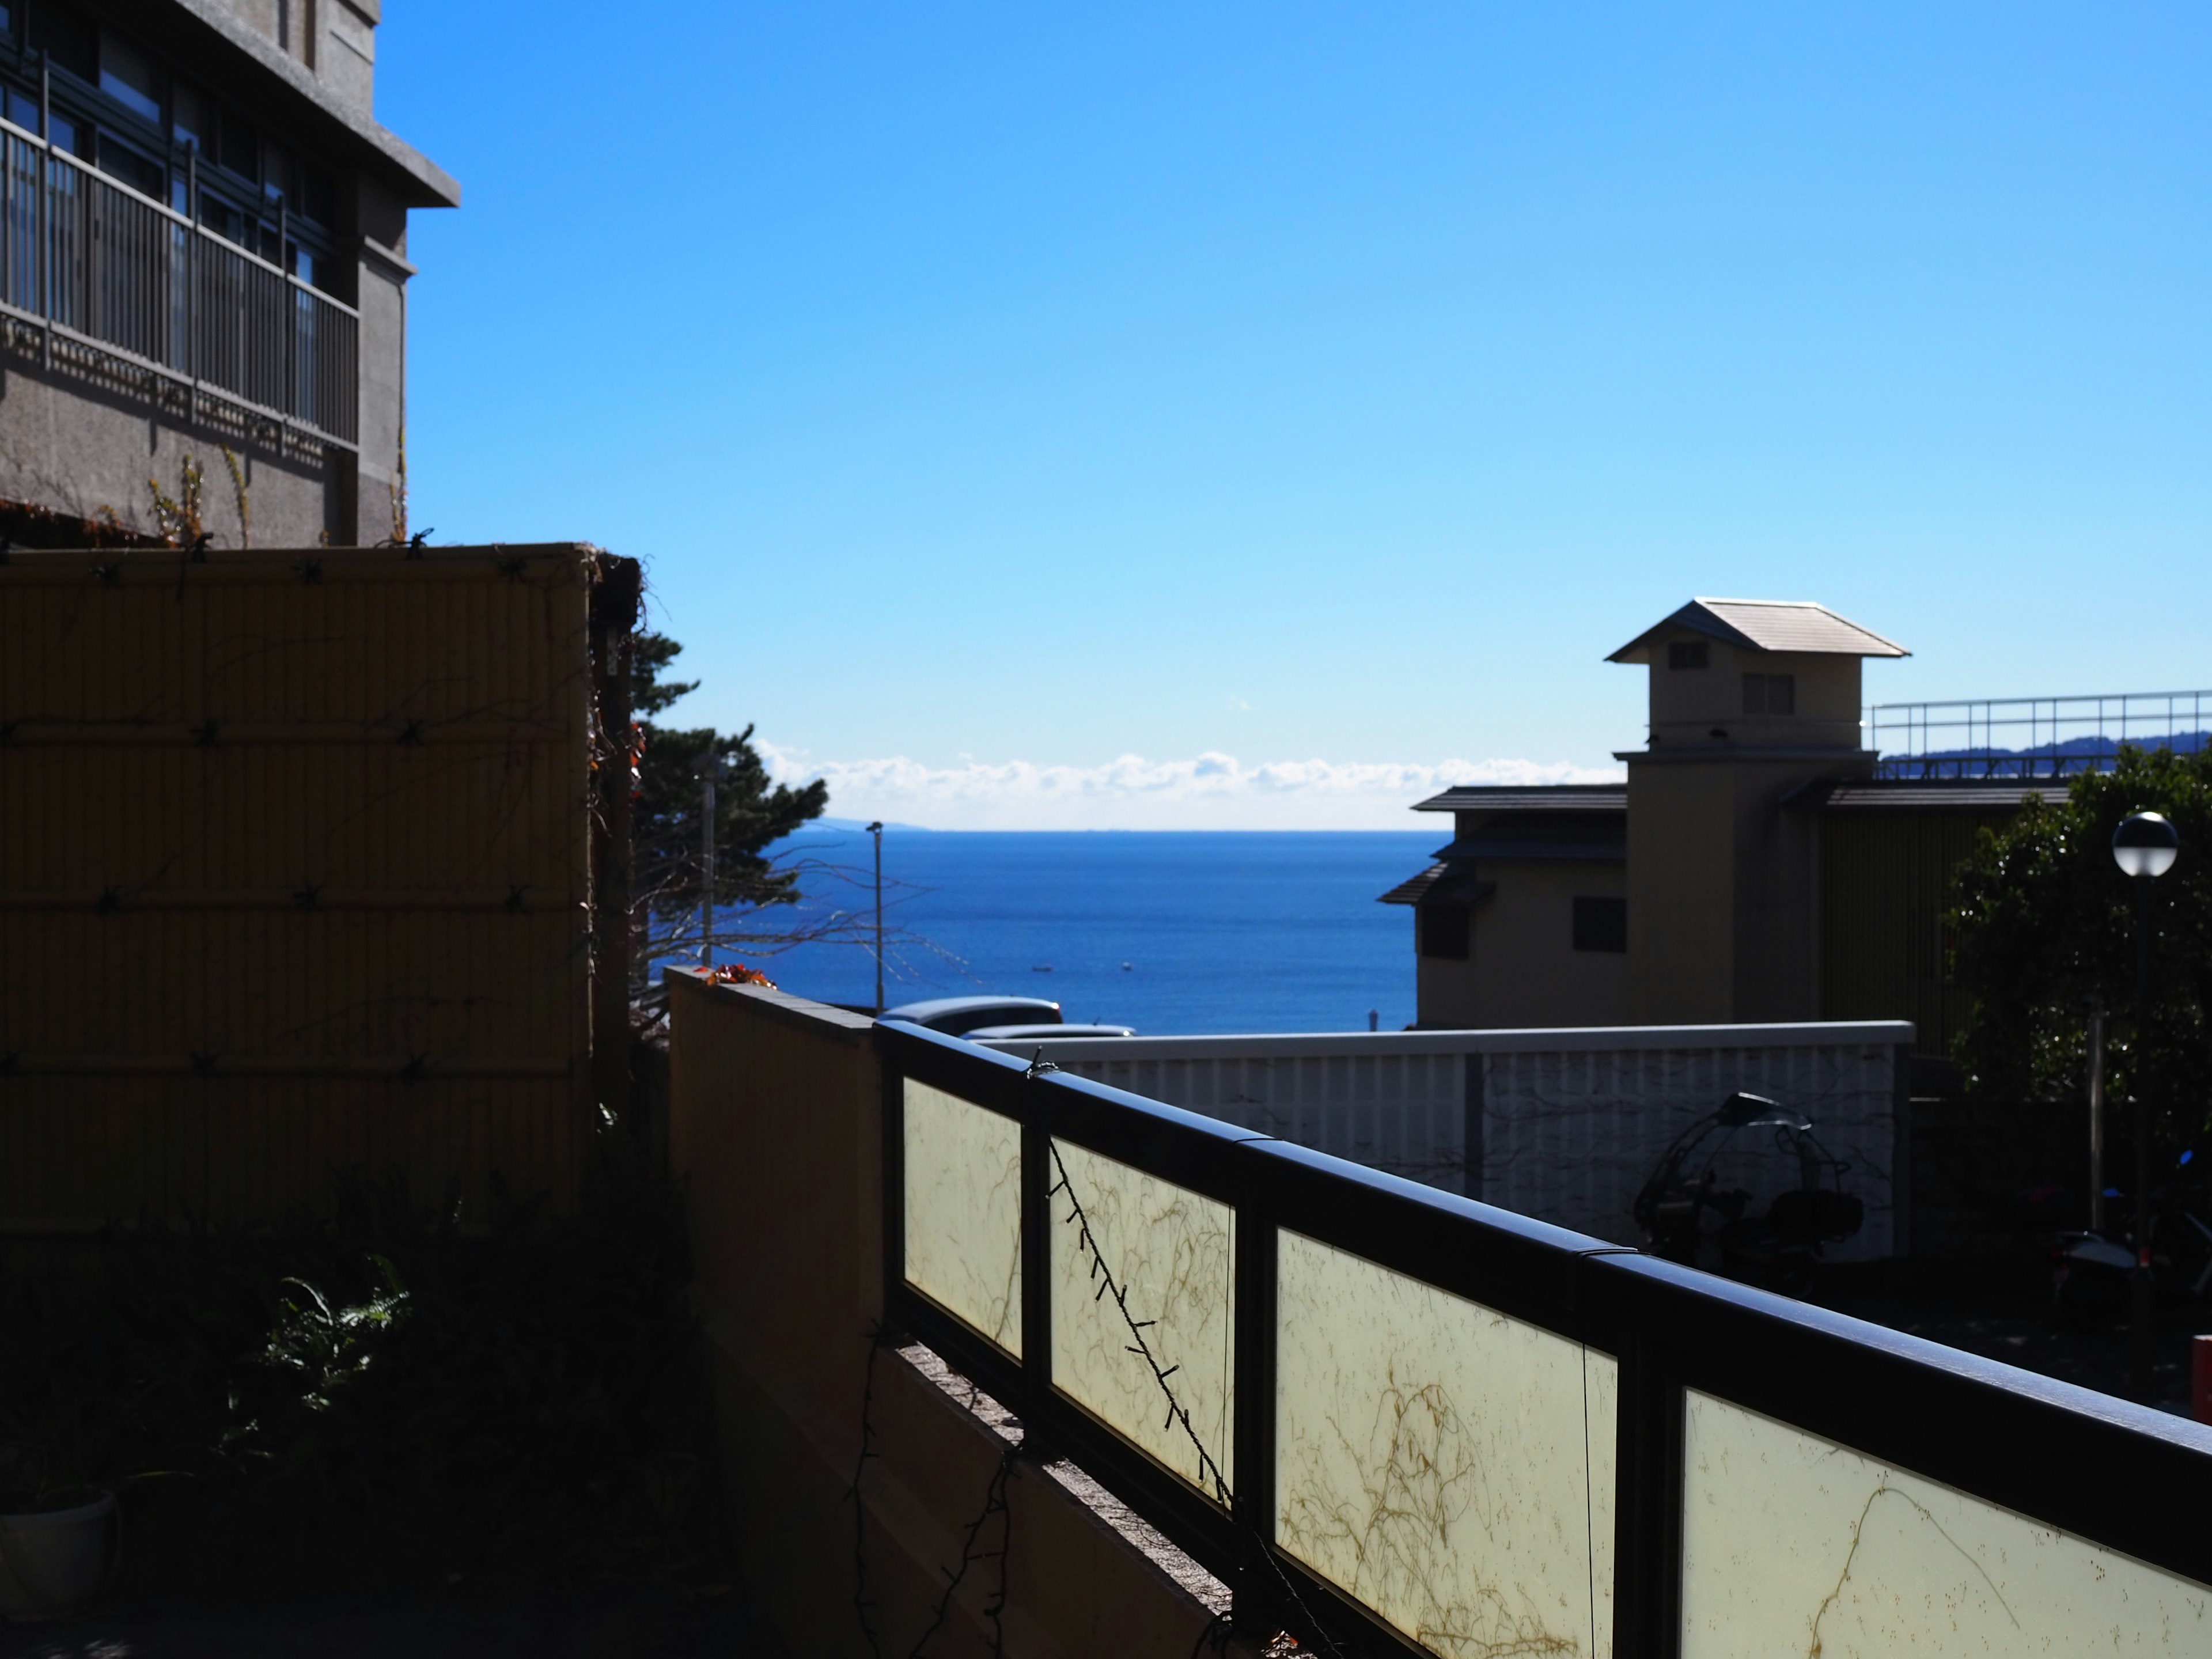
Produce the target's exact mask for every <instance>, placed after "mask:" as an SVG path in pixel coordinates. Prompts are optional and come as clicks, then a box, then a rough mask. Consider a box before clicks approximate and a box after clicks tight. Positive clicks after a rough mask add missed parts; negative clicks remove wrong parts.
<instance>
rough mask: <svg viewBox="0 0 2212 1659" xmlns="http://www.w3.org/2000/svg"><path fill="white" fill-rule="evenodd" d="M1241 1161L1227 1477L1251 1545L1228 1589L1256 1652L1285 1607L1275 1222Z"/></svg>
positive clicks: (1257, 1180) (1257, 1178)
mask: <svg viewBox="0 0 2212 1659" xmlns="http://www.w3.org/2000/svg"><path fill="white" fill-rule="evenodd" d="M1244 1162H1245V1164H1246V1168H1247V1171H1248V1175H1249V1176H1250V1177H1251V1178H1248V1179H1247V1180H1245V1181H1243V1182H1240V1183H1239V1191H1238V1194H1237V1206H1236V1209H1235V1211H1234V1212H1233V1214H1234V1221H1233V1223H1232V1226H1233V1232H1232V1238H1233V1240H1234V1245H1235V1255H1234V1258H1233V1261H1232V1265H1231V1273H1232V1275H1233V1279H1232V1284H1233V1285H1234V1288H1235V1291H1236V1298H1237V1312H1236V1343H1237V1350H1236V1362H1235V1375H1234V1376H1233V1378H1232V1380H1231V1399H1233V1400H1234V1401H1236V1413H1235V1427H1234V1430H1233V1433H1234V1435H1235V1440H1234V1442H1233V1443H1232V1444H1231V1447H1230V1453H1229V1478H1230V1480H1231V1482H1232V1483H1233V1487H1232V1490H1233V1493H1234V1498H1235V1504H1236V1517H1237V1526H1238V1528H1240V1530H1241V1531H1242V1532H1243V1534H1244V1537H1245V1540H1246V1541H1247V1543H1248V1545H1249V1551H1248V1553H1247V1556H1246V1559H1244V1560H1243V1562H1242V1563H1241V1564H1240V1565H1239V1567H1238V1570H1237V1577H1236V1580H1235V1582H1234V1583H1231V1585H1230V1587H1229V1589H1230V1594H1231V1596H1232V1597H1233V1598H1234V1600H1233V1601H1232V1604H1231V1609H1232V1613H1231V1616H1232V1617H1233V1618H1234V1620H1235V1621H1236V1623H1237V1627H1238V1628H1239V1629H1240V1630H1243V1631H1246V1632H1251V1633H1252V1635H1253V1637H1254V1642H1253V1645H1254V1647H1255V1649H1256V1648H1257V1646H1258V1645H1259V1641H1260V1638H1262V1637H1264V1636H1265V1634H1266V1633H1267V1632H1273V1631H1275V1630H1278V1629H1280V1628H1282V1627H1283V1626H1284V1625H1285V1612H1286V1611H1287V1609H1285V1607H1282V1606H1281V1601H1282V1595H1281V1591H1280V1589H1279V1588H1278V1585H1277V1583H1276V1578H1275V1574H1274V1571H1273V1565H1272V1563H1271V1562H1270V1561H1269V1560H1268V1559H1267V1552H1268V1551H1269V1550H1271V1549H1272V1548H1273V1547H1274V1540H1275V1330H1276V1317H1275V1291H1276V1283H1275V1275H1276V1262H1277V1255H1278V1252H1277V1243H1276V1229H1275V1219H1274V1215H1273V1207H1272V1206H1270V1205H1269V1204H1268V1203H1267V1195H1266V1193H1265V1191H1264V1188H1263V1185H1262V1182H1263V1180H1264V1176H1261V1172H1260V1171H1259V1170H1256V1169H1255V1168H1254V1166H1255V1165H1257V1164H1259V1163H1260V1162H1261V1160H1260V1159H1259V1158H1256V1157H1253V1156H1251V1155H1250V1154H1249V1153H1247V1154H1246V1155H1245V1157H1244Z"/></svg>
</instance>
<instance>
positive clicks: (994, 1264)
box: [905, 1078, 1022, 1356]
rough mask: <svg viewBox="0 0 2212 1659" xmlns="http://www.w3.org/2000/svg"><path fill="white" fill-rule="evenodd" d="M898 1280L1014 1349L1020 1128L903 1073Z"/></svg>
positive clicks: (1017, 1336) (1017, 1349)
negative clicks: (902, 1226) (902, 1252)
mask: <svg viewBox="0 0 2212 1659" xmlns="http://www.w3.org/2000/svg"><path fill="white" fill-rule="evenodd" d="M905 1115H906V1135H905V1144H906V1276H907V1282H908V1284H910V1285H913V1286H914V1287H915V1289H916V1290H918V1291H921V1292H923V1294H925V1295H927V1297H929V1299H930V1300H931V1301H933V1302H934V1303H936V1304H938V1305H939V1307H941V1308H944V1309H945V1310H947V1311H948V1312H951V1313H954V1314H957V1315H958V1316H960V1317H961V1318H962V1319H963V1320H965V1321H966V1322H968V1323H969V1324H970V1325H973V1326H974V1327H975V1328H976V1329H977V1330H978V1331H981V1333H982V1334H984V1335H985V1336H987V1337H989V1338H990V1339H991V1340H993V1341H994V1342H995V1343H997V1344H998V1345H999V1346H1000V1347H1002V1348H1004V1349H1005V1350H1006V1352H1008V1353H1011V1354H1013V1355H1016V1356H1019V1354H1020V1353H1021V1351H1022V1331H1021V1318H1022V1126H1021V1125H1020V1124H1018V1123H1017V1122H1015V1121H1013V1119H1012V1118H1010V1117H1001V1116H1000V1115H999V1114H998V1113H996V1112H990V1111H986V1110H984V1109H983V1108H981V1106H976V1105H972V1104H970V1103H969V1102H967V1101H964V1100H963V1099H961V1098H960V1097H958V1096H957V1095H948V1094H946V1093H945V1091H943V1090H942V1089H933V1088H931V1087H930V1086H929V1085H927V1083H916V1082H915V1080H914V1079H912V1078H908V1079H906V1114H905Z"/></svg>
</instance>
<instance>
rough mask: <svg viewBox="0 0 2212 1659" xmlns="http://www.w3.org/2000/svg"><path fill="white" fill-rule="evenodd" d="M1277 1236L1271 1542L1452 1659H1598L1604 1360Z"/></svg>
mask: <svg viewBox="0 0 2212 1659" xmlns="http://www.w3.org/2000/svg"><path fill="white" fill-rule="evenodd" d="M1280 1238H1281V1246H1280V1253H1279V1258H1278V1273H1279V1282H1278V1286H1277V1309H1278V1313H1279V1321H1280V1324H1279V1329H1278V1331H1277V1334H1276V1339H1275V1340H1276V1355H1277V1358H1276V1370H1277V1384H1276V1387H1277V1394H1276V1422H1275V1460H1276V1462H1275V1494H1276V1496H1275V1503H1276V1516H1275V1536H1276V1541H1277V1542H1278V1543H1279V1544H1280V1545H1281V1546H1282V1547H1283V1548H1284V1549H1285V1550H1287V1551H1288V1552H1289V1553H1291V1554H1292V1555H1294V1556H1296V1557H1297V1559H1299V1560H1301V1561H1303V1562H1304V1563H1305V1564H1306V1565H1308V1566H1310V1567H1311V1568H1312V1569H1313V1570H1314V1571H1316V1572H1318V1573H1320V1574H1321V1575H1322V1577H1325V1578H1328V1579H1329V1580H1330V1581H1331V1582H1333V1583H1335V1584H1337V1585H1339V1586H1340V1587H1341V1588H1342V1589H1346V1590H1347V1591H1349V1592H1350V1593H1351V1594H1352V1595H1355V1596H1357V1597H1358V1599H1359V1600H1360V1601H1364V1602H1365V1603H1366V1604H1367V1605H1368V1606H1369V1607H1372V1608H1374V1609H1375V1611H1376V1612H1377V1613H1380V1614H1382V1616H1383V1618H1385V1619H1387V1620H1389V1622H1390V1623H1392V1624H1394V1625H1395V1626H1397V1627H1398V1628H1399V1629H1401V1630H1402V1631H1404V1632H1406V1633H1407V1635H1409V1636H1411V1637H1413V1638H1414V1640H1416V1641H1418V1642H1419V1643H1421V1644H1423V1645H1424V1646H1426V1647H1428V1648H1431V1649H1432V1650H1435V1651H1436V1652H1437V1653H1440V1654H1444V1655H1446V1656H1449V1659H1490V1656H1495V1655H1501V1654H1543V1655H1556V1656H1562V1659H1564V1656H1566V1655H1571V1654H1578V1655H1605V1654H1610V1653H1611V1651H1612V1649H1613V1595H1612V1561H1613V1430H1614V1417H1613V1401H1614V1397H1615V1394H1616V1389H1617V1378H1616V1372H1615V1367H1614V1364H1613V1360H1612V1358H1610V1357H1609V1356H1607V1355H1604V1354H1599V1353H1594V1352H1586V1351H1585V1350H1584V1349H1583V1346H1581V1345H1580V1344H1579V1343H1576V1342H1571V1341H1569V1340H1566V1339H1565V1338H1564V1337H1560V1336H1555V1335H1553V1334H1552V1333H1550V1332H1548V1331H1544V1330H1540V1329H1538V1328H1536V1327H1535V1326H1534V1325H1526V1324H1523V1323H1522V1322H1520V1321H1518V1320H1516V1319H1509V1318H1508V1317H1506V1316H1504V1314H1501V1313H1498V1312H1496V1311H1494V1310H1492V1309H1489V1308H1486V1307H1483V1306H1481V1305H1480V1304H1478V1303H1474V1302H1469V1301H1467V1300H1465V1299H1463V1298H1462V1297H1455V1296H1452V1295H1450V1294H1449V1293H1447V1292H1445V1291H1439V1290H1437V1289H1435V1288H1433V1287H1432V1286H1431V1285H1424V1284H1422V1283H1420V1282H1419V1280H1417V1279H1408V1278H1407V1277H1406V1276H1405V1275H1404V1274H1402V1273H1392V1272H1390V1271H1389V1270H1388V1269H1387V1268H1383V1267H1376V1265H1375V1264H1374V1263H1373V1262H1371V1261H1365V1260H1364V1259H1362V1258H1361V1257H1358V1256H1356V1255H1348V1254H1346V1252H1344V1251H1342V1250H1338V1249H1333V1248H1331V1247H1330V1246H1328V1245H1326V1244H1322V1243H1316V1241H1314V1240H1312V1239H1310V1238H1306V1237H1301V1236H1300V1235H1298V1234H1297V1233H1292V1232H1290V1231H1285V1232H1283V1233H1282V1234H1281V1235H1280ZM1594 1563H1595V1564H1598V1565H1602V1568H1603V1571H1604V1583H1603V1586H1602V1593H1601V1589H1600V1585H1599V1583H1598V1582H1597V1581H1596V1579H1595V1577H1594V1575H1593V1573H1592V1566H1593V1565H1594Z"/></svg>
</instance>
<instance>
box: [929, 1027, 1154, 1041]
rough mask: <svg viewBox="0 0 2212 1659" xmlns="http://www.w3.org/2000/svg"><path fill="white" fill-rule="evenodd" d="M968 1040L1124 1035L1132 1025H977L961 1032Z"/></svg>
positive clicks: (1130, 1033)
mask: <svg viewBox="0 0 2212 1659" xmlns="http://www.w3.org/2000/svg"><path fill="white" fill-rule="evenodd" d="M961 1035H962V1036H965V1037H966V1038H967V1039H968V1041H969V1042H1030V1041H1032V1040H1034V1039H1036V1038H1038V1037H1125V1036H1136V1035H1137V1028H1136V1027H1135V1026H1133V1025H979V1026H977V1027H976V1028H975V1030H972V1031H963V1033H961Z"/></svg>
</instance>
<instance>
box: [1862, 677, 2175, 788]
mask: <svg viewBox="0 0 2212 1659" xmlns="http://www.w3.org/2000/svg"><path fill="white" fill-rule="evenodd" d="M1860 726H1861V729H1862V731H1863V732H1864V734H1865V735H1864V738H1863V741H1864V743H1865V745H1866V747H1868V748H1869V749H1872V750H1876V751H1878V752H1879V754H1880V756H1881V758H1880V759H1879V760H1878V761H1877V762H1876V763H1875V775H1877V776H1880V777H1885V778H1912V779H1938V778H2063V777H2066V776H2069V775H2074V774H2077V773H2081V772H2109V771H2111V770H2112V764H2113V763H2114V761H2116V760H2117V759H2118V757H2119V751H2120V745H2121V744H2133V745H2135V746H2136V748H2138V749H2172V750H2176V751H2177V752H2179V753H2181V754H2185V755H2189V754H2195V753H2196V752H2197V750H2200V749H2202V748H2203V747H2204V746H2205V745H2206V744H2208V743H2212V691H2124V692H2121V691H2114V692H2096V693H2089V694H2086V695H2084V696H2068V697H1981V698H1975V699H1971V700H1965V701H1960V702H1878V703H1875V704H1872V705H1870V706H1869V708H1867V710H1866V712H1865V714H1863V716H1862V717H1861V721H1860Z"/></svg>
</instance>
